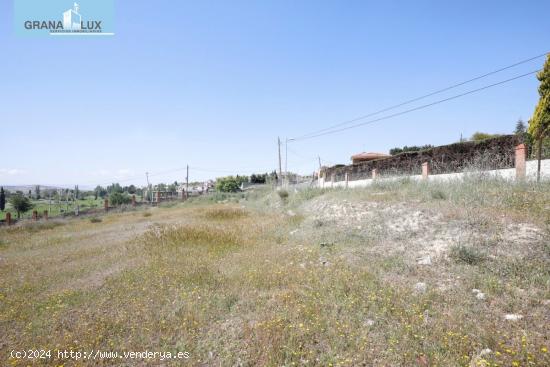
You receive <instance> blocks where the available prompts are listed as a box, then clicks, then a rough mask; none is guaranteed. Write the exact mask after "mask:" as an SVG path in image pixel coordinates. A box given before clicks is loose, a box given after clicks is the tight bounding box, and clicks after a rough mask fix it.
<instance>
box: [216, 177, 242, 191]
mask: <svg viewBox="0 0 550 367" xmlns="http://www.w3.org/2000/svg"><path fill="white" fill-rule="evenodd" d="M239 181H240V180H238V179H237V178H236V177H233V176H228V177H221V178H218V179H217V180H216V190H217V191H220V192H237V191H239V190H240V185H241V182H239Z"/></svg>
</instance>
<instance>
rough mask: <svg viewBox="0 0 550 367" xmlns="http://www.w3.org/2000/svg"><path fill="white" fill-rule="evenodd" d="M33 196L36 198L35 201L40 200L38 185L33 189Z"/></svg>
mask: <svg viewBox="0 0 550 367" xmlns="http://www.w3.org/2000/svg"><path fill="white" fill-rule="evenodd" d="M34 196H36V200H40V185H36V186H35V187H34Z"/></svg>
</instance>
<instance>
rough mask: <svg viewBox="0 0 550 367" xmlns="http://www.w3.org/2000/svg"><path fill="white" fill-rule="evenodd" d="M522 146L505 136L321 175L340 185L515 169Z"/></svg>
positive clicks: (332, 169)
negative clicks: (517, 154) (517, 155)
mask: <svg viewBox="0 0 550 367" xmlns="http://www.w3.org/2000/svg"><path fill="white" fill-rule="evenodd" d="M522 142H523V139H522V138H521V137H520V136H516V135H503V136H500V137H497V138H493V139H487V140H483V141H479V142H463V143H455V144H450V145H443V146H439V147H435V148H432V149H427V150H423V151H419V152H406V153H401V154H397V155H395V156H392V157H389V158H384V159H378V160H374V161H368V162H360V163H356V164H350V165H347V166H344V165H337V166H333V167H329V168H325V169H322V170H321V172H320V173H321V178H322V179H324V181H334V182H340V181H355V180H364V179H369V178H372V177H377V176H412V175H421V174H424V175H427V174H430V175H438V174H444V173H457V172H464V171H467V170H482V171H488V170H497V169H506V168H513V167H514V166H515V154H516V153H515V148H516V147H517V146H518V145H519V144H521V143H522ZM426 163H427V165H426ZM423 164H424V168H423ZM427 170H429V172H428V171H427Z"/></svg>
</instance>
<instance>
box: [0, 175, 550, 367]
mask: <svg viewBox="0 0 550 367" xmlns="http://www.w3.org/2000/svg"><path fill="white" fill-rule="evenodd" d="M484 185H485V184H484ZM498 185H503V186H498V187H493V186H491V185H489V184H487V186H486V187H484V188H483V187H482V188H479V187H478V188H477V189H476V190H477V191H476V192H474V193H472V194H471V195H472V196H475V197H476V198H479V197H483V195H482V191H481V190H487V191H486V192H487V193H488V194H489V193H497V192H501V193H502V195H501V197H500V199H499V198H493V197H492V196H490V195H488V196H487V197H483V199H482V200H481V201H480V200H478V199H476V200H473V199H472V198H469V197H467V191H468V190H473V188H472V187H464V188H461V187H459V186H456V187H454V186H452V185H446V186H443V185H441V186H439V185H437V186H425V187H424V186H422V185H420V186H417V185H414V184H412V183H399V184H395V185H394V186H388V187H376V188H370V189H365V190H350V191H346V192H344V191H337V190H334V191H321V190H306V191H302V192H290V193H289V195H288V197H287V198H285V200H284V202H282V201H281V199H280V198H279V196H278V194H276V193H274V192H262V193H261V194H259V193H255V194H252V195H249V196H245V197H244V198H243V197H241V198H238V197H235V198H234V199H235V201H239V203H238V204H227V203H226V204H223V205H221V204H216V203H212V202H211V201H210V200H208V199H207V198H205V199H204V200H200V199H197V200H194V201H191V202H188V203H187V204H184V205H182V204H178V205H176V206H174V207H160V208H155V209H153V210H151V212H154V215H153V216H152V217H145V216H144V215H143V213H142V212H126V213H118V214H108V215H105V216H104V217H102V219H103V222H102V223H101V225H97V224H93V223H90V221H89V220H71V221H67V222H66V224H65V225H63V226H57V227H52V228H41V229H37V230H30V231H29V230H26V229H17V230H15V229H10V230H5V229H0V243H1V245H0V276H1V279H2V280H1V283H0V327H1V328H2V330H1V332H0V349H1V353H2V358H3V359H2V362H1V363H0V364H2V365H27V364H28V361H21V360H13V359H9V358H8V351H9V350H11V349H17V348H31V347H42V348H48V349H52V350H54V349H56V348H57V349H69V348H73V349H74V350H90V349H103V350H118V351H123V350H126V351H129V350H136V351H141V350H145V349H148V350H153V351H171V352H174V351H187V352H189V353H190V355H191V357H190V359H189V360H187V361H186V362H185V364H187V365H196V366H211V365H213V366H234V365H243V366H256V365H260V366H261V365H264V366H275V365H277V366H282V365H284V366H293V365H296V366H298V365H309V366H358V365H377V366H378V365H384V366H416V365H419V366H428V365H429V366H436V365H437V366H469V365H474V366H475V365H480V366H482V365H484V366H489V365H490V366H496V365H499V366H510V365H522V366H523V365H525V366H546V365H550V358H549V353H548V352H547V348H549V347H550V345H549V344H550V343H549V338H550V335H549V333H548V330H547V327H546V326H547V325H548V321H549V316H548V307H549V306H548V304H549V303H550V301H549V300H550V288H549V284H550V273H549V270H548V269H550V266H549V265H550V260H549V259H550V250H549V246H548V241H547V239H548V237H547V235H548V234H547V232H545V230H544V223H545V219H542V220H541V218H540V217H537V216H538V215H540V213H541V212H540V211H539V209H536V206H538V205H539V204H538V203H532V204H531V202H530V201H528V204H525V203H521V202H520V201H518V200H520V199H517V198H518V197H525V196H529V193H528V192H529V191H530V190H533V189H534V190H539V189H538V188H533V187H506V186H504V184H500V183H499V184H498ZM536 194H537V195H539V197H540V196H541V195H542V196H543V197H544V195H547V194H546V193H544V192H541V191H536ZM513 198H515V199H513ZM224 200H225V199H224ZM344 200H345V201H344ZM472 202H473V203H475V204H471V203H472ZM321 204H323V205H325V206H323V208H324V209H323V213H324V214H326V215H325V216H323V215H321V214H322V213H318V212H316V210H317V211H318V208H319V205H321ZM525 205H529V210H527V211H525V212H524V209H523V208H524V206H525ZM340 207H343V208H344V209H343V210H345V213H346V214H345V215H343V216H341V217H339V216H337V215H336V214H338V213H339V210H340V209H339V208H340ZM533 208H534V209H533ZM327 213H328V214H327ZM518 218H520V219H521V222H518ZM514 226H517V228H516V227H514ZM427 228H431V229H430V230H429V231H426V229H427ZM537 228H538V229H537ZM455 232H456V233H455ZM520 232H521V233H520ZM517 233H520V234H517ZM455 234H456V236H457V237H456V239H457V241H456V242H453V241H454V239H455V237H453V236H454V235H455ZM447 238H448V242H449V243H448V244H447V247H445V246H439V247H437V246H436V247H437V248H438V251H439V252H437V255H436V253H435V252H430V253H431V254H432V264H431V265H418V264H417V262H416V257H417V256H418V255H423V254H426V253H428V252H429V251H431V249H433V248H435V247H434V246H435V245H434V244H433V243H432V242H434V241H436V240H437V241H444V240H445V239H447ZM459 245H460V246H462V247H456V246H459ZM440 247H441V248H440ZM428 250H429V251H428ZM423 251H428V252H423ZM479 254H482V255H483V256H482V258H481V259H482V260H480V258H479V257H478V255H479ZM478 260H480V261H478ZM417 282H423V283H425V284H426V288H427V289H426V291H425V292H419V291H417V290H415V284H416V283H417ZM474 288H475V289H479V290H480V291H481V292H483V293H484V295H485V299H483V300H480V299H477V298H476V294H474V293H472V289H474ZM508 313H514V314H521V315H523V318H522V319H521V320H519V321H515V322H514V321H506V320H504V315H505V314H508ZM486 348H489V349H491V352H490V353H487V354H482V353H481V351H483V350H484V349H486ZM40 363H42V364H48V365H59V364H63V363H60V361H53V360H52V361H39V364H40ZM64 363H65V365H73V364H74V361H72V362H71V361H65V362H64ZM117 363H119V361H117ZM125 363H126V364H127V365H145V364H146V362H144V361H125ZM78 364H79V365H81V364H82V365H98V364H99V365H105V366H107V365H112V361H108V360H104V361H93V363H91V361H79V362H78ZM153 364H154V365H174V366H179V365H181V364H182V362H181V361H177V362H176V361H174V362H172V361H164V362H161V361H158V360H157V361H154V362H153Z"/></svg>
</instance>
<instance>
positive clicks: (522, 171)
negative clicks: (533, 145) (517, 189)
mask: <svg viewBox="0 0 550 367" xmlns="http://www.w3.org/2000/svg"><path fill="white" fill-rule="evenodd" d="M526 157H527V149H526V148H525V144H520V145H518V146H516V159H515V166H516V179H517V180H523V179H525V175H526V165H525V159H526Z"/></svg>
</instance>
